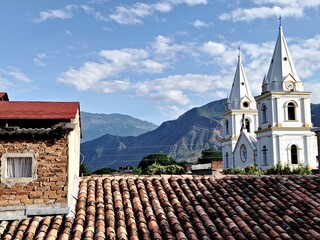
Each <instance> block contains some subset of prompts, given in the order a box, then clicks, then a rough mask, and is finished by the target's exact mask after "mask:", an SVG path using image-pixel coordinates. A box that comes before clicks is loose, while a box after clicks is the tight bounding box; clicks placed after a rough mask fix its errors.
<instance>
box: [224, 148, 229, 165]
mask: <svg viewBox="0 0 320 240" xmlns="http://www.w3.org/2000/svg"><path fill="white" fill-rule="evenodd" d="M224 156H225V161H226V162H225V166H226V168H228V167H229V153H228V152H226V154H225V155H224Z"/></svg>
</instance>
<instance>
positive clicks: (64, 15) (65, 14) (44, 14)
mask: <svg viewBox="0 0 320 240" xmlns="http://www.w3.org/2000/svg"><path fill="white" fill-rule="evenodd" d="M76 8H77V6H76V5H67V6H66V7H65V8H64V9H49V10H47V11H41V12H40V14H39V17H38V18H36V19H34V20H33V22H34V23H41V22H44V21H46V20H49V19H69V18H72V17H73V13H72V11H73V10H74V9H76Z"/></svg>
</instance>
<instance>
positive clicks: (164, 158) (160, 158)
mask: <svg viewBox="0 0 320 240" xmlns="http://www.w3.org/2000/svg"><path fill="white" fill-rule="evenodd" d="M153 163H157V164H159V165H162V166H168V165H175V164H177V163H176V161H175V160H174V158H173V157H170V156H168V155H167V154H163V153H155V154H150V155H148V156H146V157H144V158H143V159H142V160H141V162H140V163H139V166H138V168H141V170H142V172H145V171H146V170H147V168H148V167H149V166H150V165H152V164H153Z"/></svg>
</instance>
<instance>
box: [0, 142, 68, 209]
mask: <svg viewBox="0 0 320 240" xmlns="http://www.w3.org/2000/svg"><path fill="white" fill-rule="evenodd" d="M24 151H33V152H34V154H35V160H36V161H37V166H36V173H37V177H36V179H35V180H33V181H32V182H28V183H11V184H7V183H4V182H0V196H1V198H0V208H1V207H9V206H10V207H12V206H20V207H21V205H24V206H26V205H51V204H61V205H65V204H67V192H68V189H67V180H68V179H67V177H68V175H67V169H68V155H67V153H68V141H67V137H66V136H65V137H62V138H60V139H58V140H57V141H53V140H52V139H47V140H11V141H10V142H8V141H5V140H1V139H0V157H1V156H2V154H3V153H5V152H8V153H11V152H12V153H17V152H24ZM0 164H1V161H0ZM0 175H1V172H0ZM0 177H1V176H0Z"/></svg>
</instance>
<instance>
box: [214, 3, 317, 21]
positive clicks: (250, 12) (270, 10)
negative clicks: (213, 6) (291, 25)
mask: <svg viewBox="0 0 320 240" xmlns="http://www.w3.org/2000/svg"><path fill="white" fill-rule="evenodd" d="M252 2H253V3H254V4H256V5H257V6H253V7H248V8H236V9H234V10H232V11H231V12H229V13H223V14H221V15H220V16H219V18H220V19H221V20H232V21H234V22H237V21H252V20H254V19H259V18H260V19H265V18H270V17H279V16H282V17H286V18H288V17H293V18H299V17H303V16H304V14H305V10H306V9H307V8H317V7H319V6H320V2H319V1H317V0H306V1H304V0H252Z"/></svg>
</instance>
